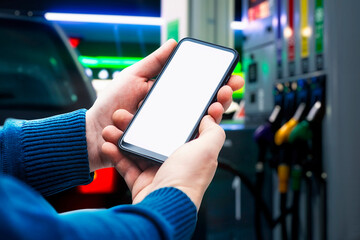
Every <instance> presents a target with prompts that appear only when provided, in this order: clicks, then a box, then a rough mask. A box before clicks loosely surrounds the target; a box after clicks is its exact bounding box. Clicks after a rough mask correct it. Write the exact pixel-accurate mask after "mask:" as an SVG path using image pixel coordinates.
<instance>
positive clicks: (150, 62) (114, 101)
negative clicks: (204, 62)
mask: <svg viewBox="0 0 360 240" xmlns="http://www.w3.org/2000/svg"><path fill="white" fill-rule="evenodd" d="M176 44H177V43H176V42H175V41H174V40H169V41H168V42H166V43H165V44H164V45H163V46H161V47H160V48H159V49H158V50H157V51H155V52H153V53H152V54H151V55H149V56H148V57H146V58H144V59H143V60H142V61H140V62H138V63H136V64H134V65H132V66H130V67H128V68H126V69H125V70H123V71H121V73H120V74H118V75H117V77H116V78H115V79H113V80H112V81H111V83H110V84H109V85H108V86H107V88H106V89H104V90H103V94H102V95H100V96H99V97H98V99H97V100H96V102H95V103H94V105H93V106H92V107H91V108H90V109H89V111H88V112H87V113H86V140H87V144H88V145H87V148H88V156H89V166H90V172H93V171H95V170H97V169H101V168H105V167H112V166H113V163H112V162H111V161H108V160H107V159H106V158H104V157H103V156H102V155H101V146H102V144H103V143H104V140H103V138H102V137H101V132H102V130H103V129H104V127H106V126H108V125H111V124H112V119H111V118H112V115H113V113H114V112H115V111H116V110H117V109H125V110H127V111H129V112H130V113H134V112H135V111H136V109H137V108H138V105H139V103H140V102H141V101H142V100H143V99H144V97H145V95H146V93H147V92H148V91H149V89H150V88H151V86H152V83H153V81H150V80H151V79H152V78H153V77H154V76H156V75H157V74H158V73H159V72H160V70H161V69H162V67H163V66H164V64H165V62H166V60H167V58H168V57H169V55H170V53H171V52H172V50H173V49H174V48H175V47H176Z"/></svg>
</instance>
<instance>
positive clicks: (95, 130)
mask: <svg viewBox="0 0 360 240" xmlns="http://www.w3.org/2000/svg"><path fill="white" fill-rule="evenodd" d="M96 119H97V118H96V116H95V114H94V112H93V111H92V109H89V110H88V111H87V112H86V142H87V150H88V158H89V168H90V172H94V171H95V170H97V169H101V168H104V167H105V166H102V165H103V164H102V161H101V146H102V144H103V143H104V140H103V138H102V136H101V132H102V129H103V128H102V126H100V125H99V122H98V121H96Z"/></svg>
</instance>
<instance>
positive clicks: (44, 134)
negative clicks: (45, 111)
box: [21, 109, 91, 195]
mask: <svg viewBox="0 0 360 240" xmlns="http://www.w3.org/2000/svg"><path fill="white" fill-rule="evenodd" d="M85 115H86V110H85V109H82V110H78V111H75V112H72V113H68V114H63V115H58V116H55V117H51V118H46V119H41V120H34V121H25V122H24V124H23V130H22V134H21V141H22V146H23V154H24V156H23V159H24V160H23V161H24V170H25V175H26V182H27V183H28V184H29V185H31V186H33V187H34V188H35V189H36V190H38V191H39V192H41V193H42V194H43V195H49V194H53V193H56V192H58V191H62V190H64V189H67V188H70V187H73V186H77V185H80V184H87V183H89V182H90V181H91V176H90V174H89V162H88V154H87V144H86V127H85Z"/></svg>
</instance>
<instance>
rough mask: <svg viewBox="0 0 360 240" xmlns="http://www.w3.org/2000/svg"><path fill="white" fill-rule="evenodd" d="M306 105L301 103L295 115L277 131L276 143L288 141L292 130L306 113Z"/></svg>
mask: <svg viewBox="0 0 360 240" xmlns="http://www.w3.org/2000/svg"><path fill="white" fill-rule="evenodd" d="M305 107H306V104H305V103H300V104H299V107H298V108H297V109H296V112H295V114H294V116H293V117H292V118H291V119H290V120H289V121H287V122H286V123H285V124H284V125H283V126H282V127H281V128H280V129H279V130H278V131H277V132H276V133H275V138H274V141H275V144H276V145H278V146H280V145H282V144H283V143H285V142H287V141H288V139H289V136H290V133H291V131H292V130H293V129H294V128H295V126H296V125H297V124H298V123H299V121H300V119H301V116H302V115H303V114H304V111H305Z"/></svg>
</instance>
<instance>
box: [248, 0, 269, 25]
mask: <svg viewBox="0 0 360 240" xmlns="http://www.w3.org/2000/svg"><path fill="white" fill-rule="evenodd" d="M268 16H270V4H269V0H249V9H248V17H249V21H250V22H251V21H255V20H257V19H262V18H266V17H268Z"/></svg>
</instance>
